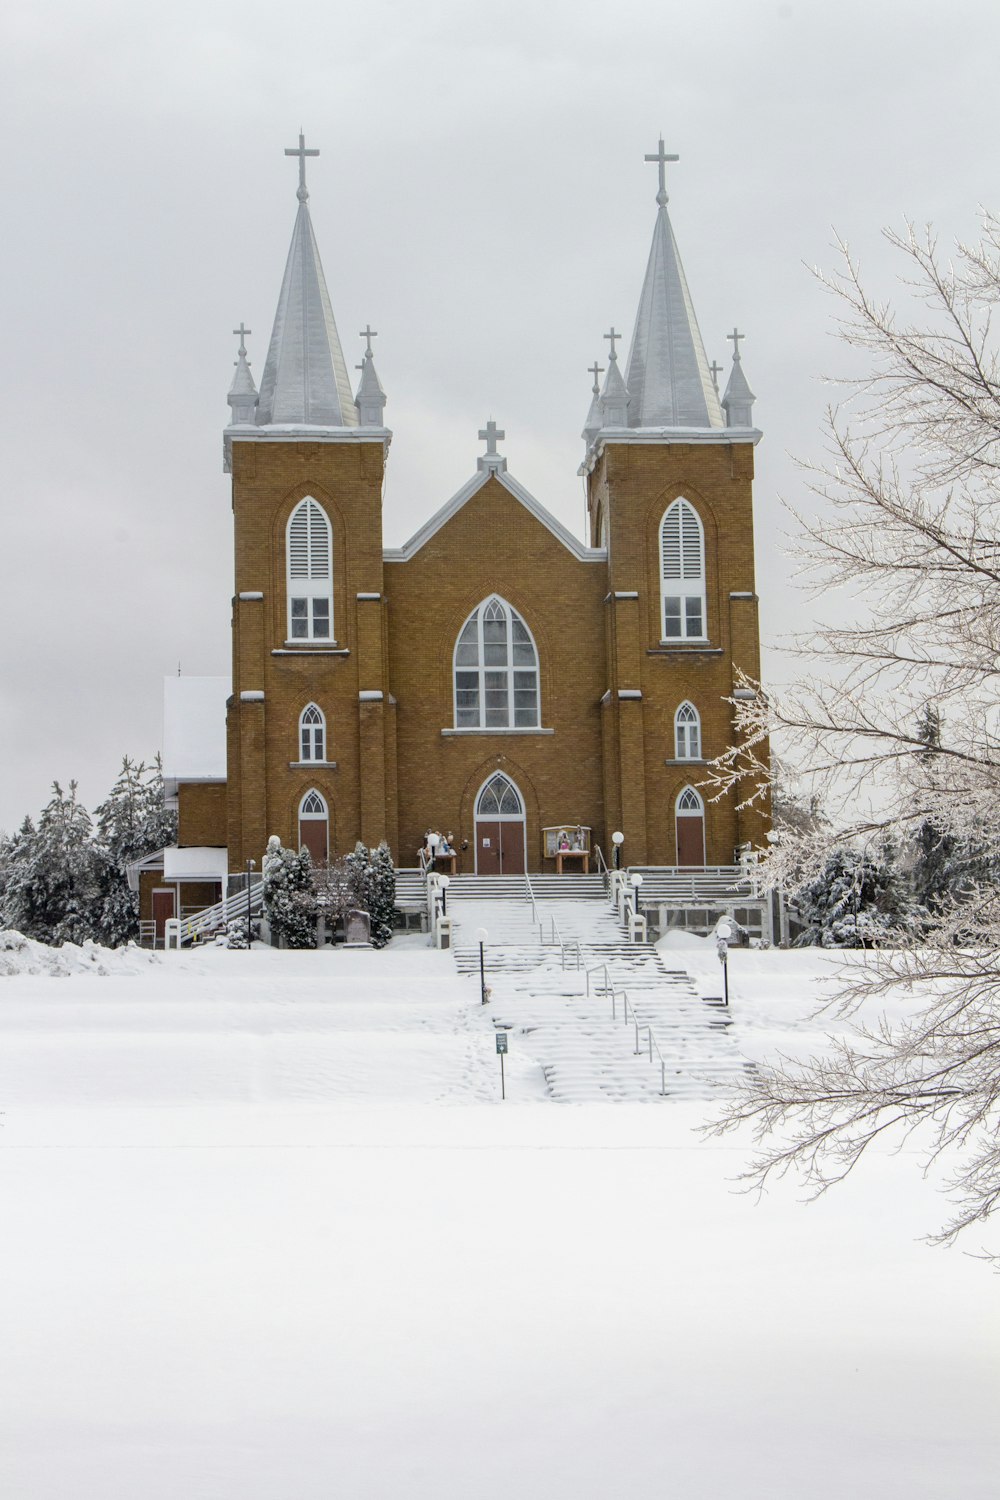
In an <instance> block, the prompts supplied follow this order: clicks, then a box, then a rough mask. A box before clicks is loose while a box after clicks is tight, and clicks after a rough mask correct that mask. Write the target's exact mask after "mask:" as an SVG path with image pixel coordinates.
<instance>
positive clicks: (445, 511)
mask: <svg viewBox="0 0 1000 1500" xmlns="http://www.w3.org/2000/svg"><path fill="white" fill-rule="evenodd" d="M491 479H495V480H496V482H497V484H499V485H502V486H503V488H504V489H505V490H507V492H508V493H509V494H510V495H512V496H513V497H514V499H515V500H517V501H518V502H519V503H520V504H521V505H523V506H524V508H525V510H526V511H528V512H529V513H530V514H531V515H532V516H534V518H535V520H536V521H540V522H541V524H542V525H543V526H544V527H545V529H546V530H547V531H551V533H552V535H553V536H554V537H555V538H556V541H558V542H561V543H562V545H563V546H564V547H565V548H566V550H567V552H571V553H572V554H573V556H574V557H575V558H576V559H577V561H578V562H606V561H607V557H608V553H607V548H606V547H585V546H584V545H583V543H582V542H581V541H579V540H578V539H577V538H576V537H575V536H574V535H573V533H572V532H571V531H568V530H567V528H566V527H565V526H564V525H563V524H562V522H561V521H557V520H556V518H555V516H554V515H552V513H551V512H550V511H547V510H546V509H545V506H544V505H542V503H541V501H540V500H536V499H535V497H534V495H533V494H532V493H531V491H530V490H526V489H525V488H524V485H523V484H518V482H517V480H516V479H515V478H514V477H513V475H511V474H508V473H507V472H506V471H505V470H497V469H492V468H488V469H481V470H480V471H479V473H477V474H473V476H472V478H471V479H470V480H468V481H467V483H465V484H463V486H462V488H461V489H460V490H458V491H457V492H456V493H455V494H454V495H452V497H451V499H450V500H448V501H446V502H445V504H444V505H442V507H441V509H440V510H439V511H436V512H435V514H434V515H433V516H431V518H430V520H429V521H425V522H424V524H423V526H421V527H420V530H419V531H415V532H414V533H413V535H412V536H411V537H410V539H409V541H407V542H404V543H403V545H402V546H401V547H386V548H385V549H384V551H383V553H382V557H383V560H384V561H385V562H409V560H410V558H411V557H413V556H414V555H415V554H416V553H417V552H419V551H420V549H421V547H423V546H424V545H425V544H426V543H427V542H429V541H430V539H431V537H433V536H435V535H436V534H437V533H438V532H439V531H440V530H441V528H442V526H445V525H447V523H448V522H449V521H450V520H451V518H452V517H453V516H456V515H457V514H458V512H459V511H460V510H461V509H462V506H463V505H465V503H466V502H467V501H468V500H471V499H472V497H473V495H476V494H478V493H479V491H480V490H481V489H482V488H483V486H484V485H485V484H488V483H489V481H490V480H491Z"/></svg>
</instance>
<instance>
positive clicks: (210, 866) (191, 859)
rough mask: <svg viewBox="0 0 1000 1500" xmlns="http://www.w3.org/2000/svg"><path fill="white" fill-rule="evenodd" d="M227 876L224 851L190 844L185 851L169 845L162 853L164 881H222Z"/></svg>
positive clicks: (226, 856) (225, 852)
mask: <svg viewBox="0 0 1000 1500" xmlns="http://www.w3.org/2000/svg"><path fill="white" fill-rule="evenodd" d="M228 874H229V859H228V855H227V851H226V850H225V849H213V848H209V847H208V846H207V845H195V844H192V845H190V846H189V847H188V848H186V849H178V848H177V847H176V845H169V846H168V847H167V848H166V849H164V851H163V878H164V880H222V881H224V880H225V879H226V877H227V875H228Z"/></svg>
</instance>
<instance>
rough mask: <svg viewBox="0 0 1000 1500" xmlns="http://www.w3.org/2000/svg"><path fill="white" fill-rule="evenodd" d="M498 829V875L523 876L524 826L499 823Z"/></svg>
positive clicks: (521, 824)
mask: <svg viewBox="0 0 1000 1500" xmlns="http://www.w3.org/2000/svg"><path fill="white" fill-rule="evenodd" d="M499 828H500V873H501V874H502V875H523V874H524V824H523V823H501V824H499Z"/></svg>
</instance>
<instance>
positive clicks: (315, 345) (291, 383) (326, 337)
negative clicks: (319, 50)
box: [257, 132, 358, 427]
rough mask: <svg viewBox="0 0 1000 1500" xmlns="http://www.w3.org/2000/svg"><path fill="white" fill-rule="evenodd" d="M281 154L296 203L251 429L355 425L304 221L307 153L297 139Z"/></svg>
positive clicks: (348, 384)
mask: <svg viewBox="0 0 1000 1500" xmlns="http://www.w3.org/2000/svg"><path fill="white" fill-rule="evenodd" d="M285 155H286V156H296V157H298V161H299V186H298V191H297V193H296V197H297V198H298V200H299V208H298V213H297V214H296V216H295V228H294V229H293V231H292V243H291V246H290V247H289V251H288V260H287V262H286V264H285V274H284V277H283V279H282V283H281V292H280V294H279V296H278V308H277V311H276V312H275V315H274V329H273V331H272V333H271V342H270V345H269V346H268V351H267V359H266V361H265V363H264V373H263V375H262V376H261V381H260V400H259V402H258V406H257V425H258V426H260V427H267V426H272V425H288V426H306V427H357V425H358V411H357V407H356V406H355V404H354V393H353V391H352V390H351V381H350V377H349V376H348V373H347V364H346V361H345V359H344V351H343V349H342V348H341V346H340V336H339V334H338V333H337V324H336V321H335V320H334V316H333V307H332V306H331V303H330V294H329V292H328V291H327V287H326V278H325V276H324V275H323V265H322V262H321V261H320V257H319V246H318V245H317V244H316V236H315V234H314V232H313V226H312V220H311V218H310V217H309V208H308V203H307V200H308V197H309V193H308V190H307V189H306V157H307V156H318V155H319V151H318V150H316V149H315V148H312V149H307V148H306V143H305V137H304V136H303V135H302V133H301V132H300V133H299V144H298V146H297V147H286V149H285Z"/></svg>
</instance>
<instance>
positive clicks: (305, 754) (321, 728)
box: [299, 703, 326, 760]
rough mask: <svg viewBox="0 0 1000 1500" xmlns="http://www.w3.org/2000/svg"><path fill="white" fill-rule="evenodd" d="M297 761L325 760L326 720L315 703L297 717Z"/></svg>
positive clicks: (307, 706) (310, 704)
mask: <svg viewBox="0 0 1000 1500" xmlns="http://www.w3.org/2000/svg"><path fill="white" fill-rule="evenodd" d="M299 760H326V720H325V719H324V717H323V714H322V711H321V710H320V709H318V708H317V707H316V705H315V703H309V704H307V705H306V707H305V708H304V709H303V710H302V712H301V714H300V715H299Z"/></svg>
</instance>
